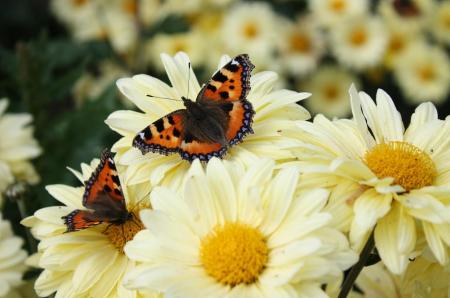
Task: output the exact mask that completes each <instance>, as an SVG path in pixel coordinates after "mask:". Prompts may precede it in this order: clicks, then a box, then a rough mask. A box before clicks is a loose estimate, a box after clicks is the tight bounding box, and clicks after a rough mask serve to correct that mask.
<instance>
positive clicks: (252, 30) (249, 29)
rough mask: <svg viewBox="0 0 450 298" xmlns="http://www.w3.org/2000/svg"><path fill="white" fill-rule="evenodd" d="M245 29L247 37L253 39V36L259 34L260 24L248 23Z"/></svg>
mask: <svg viewBox="0 0 450 298" xmlns="http://www.w3.org/2000/svg"><path fill="white" fill-rule="evenodd" d="M243 31H244V35H245V36H246V37H247V38H249V39H252V38H255V37H256V35H258V26H256V24H253V23H247V24H246V25H245V26H244V30H243Z"/></svg>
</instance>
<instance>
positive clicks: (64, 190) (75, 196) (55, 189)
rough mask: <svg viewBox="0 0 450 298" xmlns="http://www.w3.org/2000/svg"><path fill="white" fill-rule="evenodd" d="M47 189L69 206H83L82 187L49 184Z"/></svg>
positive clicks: (76, 207) (75, 207)
mask: <svg viewBox="0 0 450 298" xmlns="http://www.w3.org/2000/svg"><path fill="white" fill-rule="evenodd" d="M45 189H46V190H47V191H48V192H49V194H50V195H51V196H52V197H54V198H55V199H57V200H58V201H60V202H61V203H63V204H64V205H66V206H68V207H72V208H74V209H78V208H83V206H82V204H81V201H82V197H83V190H82V188H75V187H71V186H67V185H63V184H54V185H48V186H46V187H45Z"/></svg>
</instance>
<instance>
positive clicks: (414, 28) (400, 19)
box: [378, 0, 436, 33]
mask: <svg viewBox="0 0 450 298" xmlns="http://www.w3.org/2000/svg"><path fill="white" fill-rule="evenodd" d="M435 10H436V5H435V1H429V0H410V1H393V0H381V1H380V4H379V6H378V12H379V14H380V15H381V17H382V18H383V21H384V22H385V23H387V24H389V26H390V27H395V28H398V29H399V30H409V31H410V32H416V33H419V32H420V31H421V30H422V29H424V27H425V26H426V25H427V24H428V23H429V21H430V20H429V18H430V17H431V16H432V14H433V13H434V12H435Z"/></svg>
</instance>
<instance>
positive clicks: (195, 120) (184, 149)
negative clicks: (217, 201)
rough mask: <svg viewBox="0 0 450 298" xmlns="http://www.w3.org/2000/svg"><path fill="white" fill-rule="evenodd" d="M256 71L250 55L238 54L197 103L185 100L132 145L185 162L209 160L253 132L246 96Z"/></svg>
mask: <svg viewBox="0 0 450 298" xmlns="http://www.w3.org/2000/svg"><path fill="white" fill-rule="evenodd" d="M253 68H254V66H253V64H251V62H250V60H249V58H248V56H247V55H245V54H243V55H239V56H237V57H235V58H233V59H232V60H231V61H230V62H229V63H228V64H226V65H225V66H224V67H223V68H221V69H220V70H219V71H218V72H216V73H215V74H214V75H213V76H212V78H211V79H210V80H209V81H208V82H207V83H206V84H205V85H204V86H203V87H202V89H201V90H200V92H199V94H198V96H197V98H196V100H195V101H192V100H190V99H188V98H186V97H182V98H181V99H182V101H183V104H184V106H185V109H180V110H176V111H174V112H172V113H170V114H168V115H166V116H164V117H162V118H160V119H158V120H156V121H155V122H153V123H152V124H150V125H149V126H147V127H146V128H144V130H142V131H141V132H140V133H138V134H137V135H136V137H135V138H134V140H133V146H134V147H136V148H138V149H139V150H141V152H142V154H146V153H148V152H154V153H160V154H164V155H168V154H171V153H179V154H180V155H181V157H182V158H183V159H186V160H189V161H192V160H194V159H196V158H198V159H200V160H202V161H208V160H209V159H210V158H212V157H213V156H216V157H222V156H223V155H225V154H226V152H227V150H228V148H229V147H230V146H232V145H235V144H237V143H239V142H241V141H242V139H243V138H244V137H245V135H247V134H249V133H253V130H252V128H251V124H252V120H253V115H254V113H255V112H254V110H253V107H252V105H251V103H250V102H249V101H247V100H246V96H247V94H248V92H249V90H250V73H251V71H252V69H253Z"/></svg>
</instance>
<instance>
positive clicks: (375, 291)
mask: <svg viewBox="0 0 450 298" xmlns="http://www.w3.org/2000/svg"><path fill="white" fill-rule="evenodd" d="M356 285H357V286H358V288H359V289H361V290H362V291H363V292H364V295H361V296H360V297H364V298H428V297H433V298H440V297H442V298H444V297H448V294H449V291H450V288H449V287H450V271H449V268H446V267H443V266H441V265H439V264H438V263H435V262H432V261H430V260H427V259H426V258H424V257H419V258H416V259H414V260H413V261H411V263H410V265H409V267H408V269H407V270H406V272H405V273H404V274H402V275H400V276H396V275H393V274H392V273H390V272H389V270H387V269H386V267H385V266H383V264H382V263H381V262H380V263H377V264H375V265H372V266H369V267H366V268H364V269H363V271H362V272H361V275H360V276H358V279H357V280H356Z"/></svg>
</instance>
